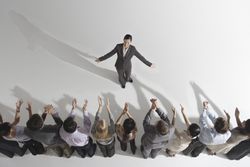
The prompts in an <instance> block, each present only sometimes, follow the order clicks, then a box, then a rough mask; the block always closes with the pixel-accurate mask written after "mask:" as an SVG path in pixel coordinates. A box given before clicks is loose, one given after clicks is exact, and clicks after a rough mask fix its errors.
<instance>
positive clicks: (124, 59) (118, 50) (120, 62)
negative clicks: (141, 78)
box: [99, 43, 152, 69]
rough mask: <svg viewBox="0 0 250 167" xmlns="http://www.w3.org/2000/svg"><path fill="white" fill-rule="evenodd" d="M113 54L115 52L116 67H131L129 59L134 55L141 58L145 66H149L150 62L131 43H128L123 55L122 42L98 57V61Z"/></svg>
mask: <svg viewBox="0 0 250 167" xmlns="http://www.w3.org/2000/svg"><path fill="white" fill-rule="evenodd" d="M114 54H117V60H116V63H115V67H116V68H117V69H127V68H131V67H132V64H131V59H132V57H133V56H134V55H135V56H136V57H137V58H138V59H139V60H141V61H142V62H143V63H144V64H146V65H147V66H151V65H152V63H151V62H149V61H148V60H146V59H145V58H144V57H143V56H142V55H141V54H140V53H139V52H138V51H137V50H136V48H135V47H134V46H133V45H130V46H129V48H128V51H127V52H126V54H125V56H123V44H122V43H121V44H117V45H116V46H115V48H114V49H113V50H112V51H110V52H109V53H107V54H106V55H104V56H102V57H100V58H99V60H100V61H103V60H106V59H108V58H110V57H111V56H113V55H114Z"/></svg>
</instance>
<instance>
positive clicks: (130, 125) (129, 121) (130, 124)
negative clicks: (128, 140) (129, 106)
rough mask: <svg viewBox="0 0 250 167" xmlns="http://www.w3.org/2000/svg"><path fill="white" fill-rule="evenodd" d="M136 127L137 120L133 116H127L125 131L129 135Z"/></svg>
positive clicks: (124, 124)
mask: <svg viewBox="0 0 250 167" xmlns="http://www.w3.org/2000/svg"><path fill="white" fill-rule="evenodd" d="M135 127H136V124H135V121H134V119H132V118H127V119H125V120H124V122H123V129H124V133H125V134H126V135H127V134H129V133H131V131H132V130H134V129H135Z"/></svg>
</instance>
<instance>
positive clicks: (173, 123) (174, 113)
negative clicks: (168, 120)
mask: <svg viewBox="0 0 250 167" xmlns="http://www.w3.org/2000/svg"><path fill="white" fill-rule="evenodd" d="M172 112H173V118H172V126H175V120H176V110H175V108H174V107H173V108H172Z"/></svg>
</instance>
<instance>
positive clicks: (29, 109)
mask: <svg viewBox="0 0 250 167" xmlns="http://www.w3.org/2000/svg"><path fill="white" fill-rule="evenodd" d="M26 110H27V111H28V112H29V118H31V116H32V107H31V102H28V103H27V107H26Z"/></svg>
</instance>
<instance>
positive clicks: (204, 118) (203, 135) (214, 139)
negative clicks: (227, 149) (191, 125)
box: [199, 109, 231, 145]
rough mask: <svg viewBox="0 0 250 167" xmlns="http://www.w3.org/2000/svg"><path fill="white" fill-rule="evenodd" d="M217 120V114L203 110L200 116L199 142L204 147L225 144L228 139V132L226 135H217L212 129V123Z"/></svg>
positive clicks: (229, 134) (229, 133)
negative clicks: (204, 145)
mask: <svg viewBox="0 0 250 167" xmlns="http://www.w3.org/2000/svg"><path fill="white" fill-rule="evenodd" d="M217 118H218V115H217V113H215V112H214V111H213V112H211V111H209V110H208V109H203V113H202V114H201V116H200V128H201V132H200V136H199V140H200V141H201V142H202V143H204V144H206V145H217V144H223V143H226V141H227V140H228V139H229V138H230V136H231V132H230V131H229V130H228V131H227V132H226V133H224V134H221V133H218V132H217V131H216V130H215V129H214V123H215V121H216V119H217Z"/></svg>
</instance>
